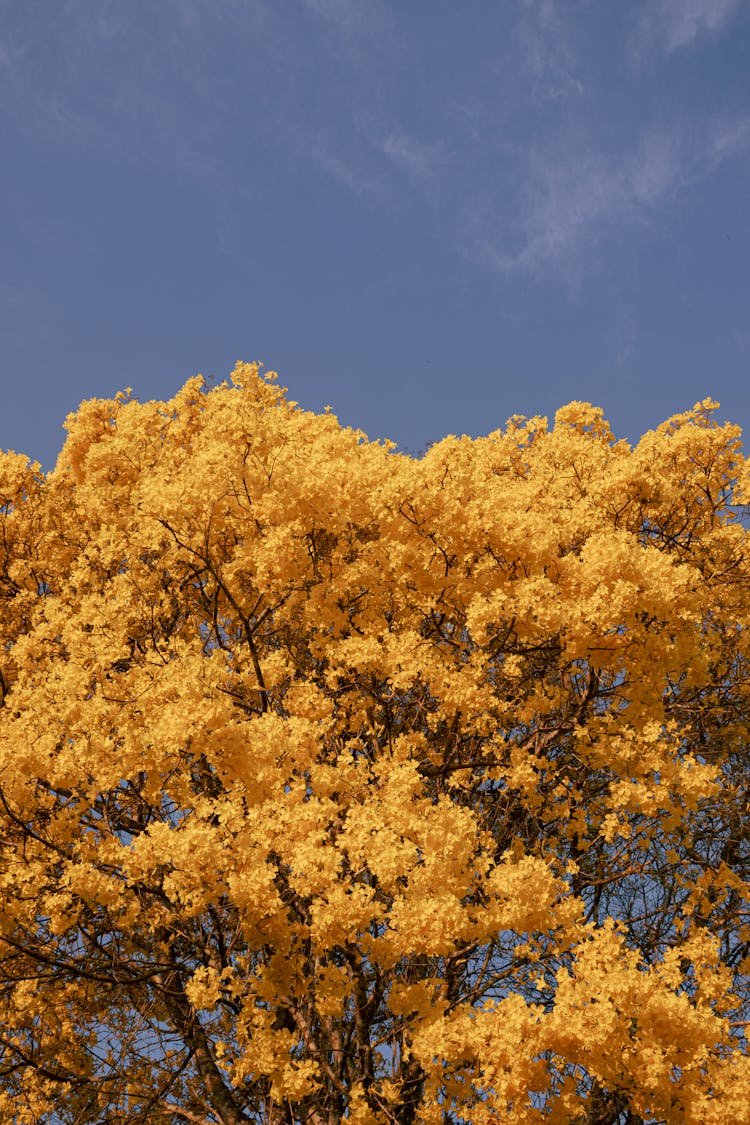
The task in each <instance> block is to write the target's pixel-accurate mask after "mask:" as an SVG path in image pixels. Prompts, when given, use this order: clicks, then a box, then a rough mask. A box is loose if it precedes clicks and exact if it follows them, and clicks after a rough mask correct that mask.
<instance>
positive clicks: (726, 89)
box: [0, 0, 750, 467]
mask: <svg viewBox="0 0 750 1125" xmlns="http://www.w3.org/2000/svg"><path fill="white" fill-rule="evenodd" d="M0 130H1V136H0V143H1V148H0V153H1V154H2V159H1V162H0V205H1V208H2V211H1V213H2V228H1V229H2V236H1V240H0V380H1V389H2V397H1V400H0V447H3V448H8V447H9V448H14V449H18V450H19V451H22V452H25V453H28V454H29V455H31V456H32V457H34V458H37V459H39V460H41V461H42V463H43V465H45V467H50V466H51V465H52V464H53V463H54V459H55V457H56V454H57V452H58V450H59V447H60V444H61V442H62V439H63V433H62V430H61V428H60V427H61V423H62V420H63V418H64V416H65V415H66V413H67V412H68V411H70V410H72V409H74V408H75V407H76V406H77V404H78V402H79V401H80V400H81V399H82V398H86V397H90V396H109V395H112V394H114V393H115V392H116V391H117V390H118V389H120V388H122V387H125V386H132V387H133V388H134V391H135V394H136V395H137V396H138V397H139V398H152V397H158V398H163V397H167V396H169V395H171V394H173V393H174V392H175V391H176V390H177V388H178V387H179V386H180V385H181V384H182V382H183V381H184V380H185V379H186V378H188V377H189V376H190V375H193V374H195V373H196V372H201V373H203V374H205V375H212V376H215V377H217V378H219V379H221V378H224V377H226V376H227V375H228V374H229V372H230V370H231V368H232V366H233V365H234V362H235V361H236V360H237V359H245V360H253V359H259V360H262V361H263V362H264V363H265V364H266V365H267V366H268V367H272V368H275V369H277V370H278V371H279V373H280V375H281V379H282V382H283V383H285V384H286V385H287V386H288V387H289V389H290V393H291V396H292V397H293V398H295V399H297V400H298V401H300V402H301V404H302V405H303V406H305V407H309V408H311V409H316V410H319V409H322V408H323V407H324V406H325V405H326V404H328V403H330V404H331V405H332V406H333V408H334V410H335V412H336V413H337V414H338V415H339V417H340V418H341V420H342V421H343V422H345V423H347V424H350V425H355V426H358V427H361V428H362V429H364V430H365V431H366V432H367V433H368V434H369V435H370V436H371V437H384V436H388V437H391V438H393V439H394V440H396V441H398V442H399V443H400V444H401V445H404V446H407V447H409V448H411V449H418V448H420V447H421V446H423V445H424V444H425V443H427V442H429V441H432V440H435V439H437V438H439V437H441V436H443V435H444V434H445V433H448V432H458V433H463V432H465V433H470V434H479V433H485V432H487V431H489V430H491V429H494V428H496V427H498V426H500V425H502V424H503V423H504V422H505V419H506V418H507V417H508V416H509V415H511V414H514V413H522V414H535V413H543V414H552V413H554V411H555V409H556V408H557V407H558V406H559V405H561V404H562V403H565V402H568V401H570V400H571V399H584V400H588V401H592V402H594V403H596V404H598V405H601V406H603V407H604V409H605V412H606V414H607V416H608V417H609V419H610V421H611V422H612V424H613V427H614V429H615V431H616V433H617V434H618V435H620V436H625V437H628V438H630V439H631V440H632V439H633V438H635V437H637V436H638V435H639V434H640V433H641V432H643V430H645V429H648V428H650V427H651V426H653V425H655V424H657V423H658V422H659V421H661V420H663V418H664V417H666V416H668V415H670V414H672V413H675V412H677V411H679V410H683V409H686V408H688V407H690V406H692V405H693V403H694V402H695V401H696V399H698V398H703V397H705V396H708V395H710V396H712V397H714V398H717V399H719V400H720V401H721V404H722V410H721V415H722V416H723V417H728V418H730V419H731V420H733V421H736V422H738V423H739V424H741V425H743V426H745V427H747V428H748V429H749V430H750V3H748V0H623V2H622V3H620V2H617V3H615V2H612V3H610V2H600V0H505V2H503V0H465V2H464V3H461V4H457V3H455V2H454V0H64V2H63V0H0Z"/></svg>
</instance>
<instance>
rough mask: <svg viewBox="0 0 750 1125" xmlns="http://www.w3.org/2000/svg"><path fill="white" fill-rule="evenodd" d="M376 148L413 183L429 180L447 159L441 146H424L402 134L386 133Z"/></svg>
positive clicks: (414, 138) (421, 142)
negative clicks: (413, 181)
mask: <svg viewBox="0 0 750 1125" xmlns="http://www.w3.org/2000/svg"><path fill="white" fill-rule="evenodd" d="M376 147H377V148H378V149H380V151H381V152H382V153H383V154H384V155H385V156H387V157H388V159H389V160H390V161H391V162H392V163H393V164H395V165H396V167H397V168H399V169H400V170H401V171H402V172H404V173H405V174H406V175H407V176H408V177H409V179H411V180H415V181H427V180H430V179H431V178H432V177H433V176H434V175H435V174H436V173H437V172H440V171H442V169H443V168H444V167H445V165H446V163H447V159H448V158H447V154H446V151H445V148H444V146H443V145H435V144H426V143H425V142H423V141H420V140H418V139H417V138H416V137H412V136H409V135H408V134H406V133H402V132H393V133H388V134H387V136H385V137H384V138H383V139H382V140H381V141H378V142H377V144H376Z"/></svg>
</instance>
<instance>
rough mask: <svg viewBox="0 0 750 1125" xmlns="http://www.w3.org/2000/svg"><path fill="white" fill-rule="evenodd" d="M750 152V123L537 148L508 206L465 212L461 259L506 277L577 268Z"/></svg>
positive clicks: (483, 205)
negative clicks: (619, 146) (623, 147)
mask: <svg viewBox="0 0 750 1125" xmlns="http://www.w3.org/2000/svg"><path fill="white" fill-rule="evenodd" d="M748 151H750V117H747V118H741V119H735V120H725V119H721V118H720V119H716V120H714V121H712V122H709V123H708V125H707V126H706V127H705V128H704V129H703V131H702V134H701V135H700V137H698V138H697V139H696V138H695V136H691V137H690V138H689V139H688V138H686V137H685V136H680V135H679V134H676V133H675V132H674V131H669V130H668V129H667V128H665V127H653V128H651V129H648V130H645V131H644V132H643V134H642V136H641V138H640V140H639V141H638V143H637V144H636V145H635V146H634V147H633V148H631V150H630V151H627V152H625V153H620V154H618V153H614V154H612V153H605V152H601V151H596V150H588V151H586V150H579V151H576V152H570V153H568V154H567V155H564V154H563V153H562V152H561V151H560V148H559V146H558V147H553V146H550V147H548V148H547V149H541V150H540V149H537V150H536V151H535V152H534V153H533V154H532V155H531V157H530V158H529V162H528V166H527V169H526V172H525V175H524V176H523V177H522V180H521V182H520V184H519V185H518V188H517V191H516V193H515V195H514V196H513V198H512V199H511V200H508V199H507V198H502V196H501V197H500V198H499V199H498V200H497V202H496V204H495V205H494V206H493V205H492V204H491V203H490V202H489V201H488V200H487V198H485V199H484V200H482V201H480V203H479V205H478V206H474V207H470V208H469V209H468V210H467V212H466V213H465V216H464V221H463V228H462V229H463V236H464V249H465V253H466V254H467V256H468V257H470V258H472V259H473V260H476V261H479V262H484V263H485V264H488V265H490V266H492V267H494V268H495V269H497V270H499V271H502V272H504V273H512V272H522V273H527V274H529V275H532V276H533V275H540V274H543V273H549V272H550V271H559V270H561V269H562V270H564V271H565V272H566V274H567V276H569V277H570V276H571V275H572V276H575V272H576V270H577V269H579V268H580V267H581V265H582V263H583V259H584V258H585V256H586V255H587V254H590V253H596V251H597V249H598V247H599V245H600V244H601V243H603V242H604V241H605V240H606V239H607V238H610V237H612V236H613V235H615V236H616V235H617V234H622V232H623V231H624V230H627V229H628V228H632V227H634V226H638V225H643V224H653V223H661V222H667V221H668V216H669V211H668V208H669V206H670V205H671V204H673V203H674V202H675V201H676V200H677V199H678V197H681V196H682V195H683V194H684V193H688V192H689V191H690V190H691V189H693V188H695V187H696V186H697V185H699V184H700V183H701V182H702V181H704V180H705V179H707V178H708V177H709V176H710V175H711V174H712V173H713V172H714V171H716V169H717V168H718V167H719V166H720V165H721V164H723V163H724V162H725V161H728V160H730V159H733V158H738V157H741V156H743V155H745V154H746V153H747V152H748Z"/></svg>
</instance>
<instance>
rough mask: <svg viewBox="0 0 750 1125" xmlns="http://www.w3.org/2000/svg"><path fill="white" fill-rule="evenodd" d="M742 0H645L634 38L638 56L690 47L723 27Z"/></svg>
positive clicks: (732, 17)
mask: <svg viewBox="0 0 750 1125" xmlns="http://www.w3.org/2000/svg"><path fill="white" fill-rule="evenodd" d="M742 2H743V0H647V2H646V4H645V7H644V9H643V12H642V15H641V18H640V20H639V22H638V28H637V32H636V37H635V48H636V55H637V56H638V57H640V58H642V57H643V55H644V54H646V53H649V52H650V51H651V50H653V49H654V48H657V49H661V50H664V51H666V52H667V54H672V53H673V52H674V51H679V50H684V49H686V48H689V47H692V46H694V45H695V44H696V43H697V42H698V40H699V39H701V38H702V37H703V36H704V35H709V34H717V33H719V32H721V31H723V30H725V29H726V28H727V27H728V25H729V24H730V22H731V21H732V20H733V19H734V17H735V16H736V15H737V14H738V12H739V11H740V8H741V6H742Z"/></svg>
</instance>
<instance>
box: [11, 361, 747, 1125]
mask: <svg viewBox="0 0 750 1125" xmlns="http://www.w3.org/2000/svg"><path fill="white" fill-rule="evenodd" d="M713 408H714V404H712V403H710V402H708V401H707V402H704V403H702V404H699V405H698V406H696V408H695V409H694V410H693V411H690V412H688V413H686V414H682V415H679V416H677V417H675V418H672V419H671V420H670V421H668V422H666V423H664V425H662V426H660V427H659V428H658V429H657V430H656V431H654V432H650V433H648V434H646V435H645V436H644V437H643V438H642V439H641V441H640V442H639V443H638V445H637V446H636V447H635V448H631V447H630V446H629V445H628V444H627V443H625V442H617V441H615V440H614V438H613V436H612V434H611V432H610V430H609V428H608V426H607V424H606V422H605V421H604V420H603V418H602V415H601V412H600V411H599V410H596V409H594V408H592V407H590V406H588V405H586V404H582V403H573V404H571V405H569V406H567V407H565V408H564V409H563V410H561V411H559V413H558V415H557V417H556V420H555V425H554V428H552V429H548V427H547V424H546V421H545V420H544V419H540V418H534V419H530V420H529V419H525V418H520V417H515V418H513V419H511V420H510V421H509V423H508V425H507V428H506V429H505V430H504V431H497V432H495V433H492V434H490V435H489V436H488V437H486V438H482V439H478V440H470V439H468V438H461V439H456V438H454V437H449V438H446V439H445V440H444V441H441V442H439V443H438V444H437V445H435V446H433V447H432V448H431V449H430V450H429V452H428V453H427V454H426V456H425V457H424V458H422V459H419V460H417V459H413V458H410V457H407V456H403V455H400V454H398V453H396V452H395V451H394V449H393V447H391V446H389V445H388V444H387V443H386V444H377V443H371V442H368V441H367V440H366V438H365V436H364V435H363V434H361V433H358V432H354V431H352V430H349V429H345V428H342V427H341V426H340V425H339V424H338V422H337V420H336V418H335V417H334V416H333V415H332V414H328V413H327V414H323V415H314V414H310V413H307V412H305V411H303V410H300V409H297V408H296V406H295V404H294V403H292V402H289V401H288V400H287V399H286V397H285V394H284V392H283V391H281V390H279V389H278V388H277V386H276V385H275V382H274V377H273V376H268V377H263V376H261V374H260V373H259V370H258V367H257V366H255V365H253V366H247V365H240V366H238V368H237V369H236V370H235V372H234V374H233V377H232V384H231V385H226V384H224V385H222V386H220V387H217V388H215V389H213V390H210V391H206V389H205V388H204V387H203V385H202V383H201V381H200V380H199V379H193V380H190V381H189V382H188V383H187V384H186V385H185V387H184V388H183V389H182V390H181V391H180V393H179V394H178V395H177V396H176V397H175V398H174V399H172V400H171V401H169V402H148V403H143V404H141V403H138V402H136V401H132V400H131V399H129V397H128V396H127V395H118V396H117V398H116V399H114V400H110V401H100V400H92V401H89V402H86V403H84V404H83V405H82V406H81V408H80V409H79V411H78V412H77V414H75V415H72V416H71V417H70V418H69V419H68V422H67V428H68V439H67V442H66V444H65V446H64V448H63V450H62V453H61V455H60V458H59V461H58V464H57V466H56V468H55V469H54V471H52V472H51V473H49V474H48V475H46V476H43V475H42V474H41V473H40V472H39V468H38V466H36V465H30V464H29V463H28V462H27V460H26V459H25V458H24V457H21V456H19V455H17V454H13V453H6V454H3V455H2V456H1V457H0V599H2V602H1V604H2V609H1V611H0V630H1V631H2V647H1V648H0V695H1V696H2V706H1V707H0V831H1V833H2V851H1V852H0V883H1V890H2V894H1V895H0V902H2V907H1V908H0V1116H2V1119H3V1120H5V1121H13V1122H14V1123H17V1125H26V1123H28V1125H31V1123H34V1125H53V1123H64V1125H92V1123H105V1122H106V1123H107V1125H124V1123H126V1122H127V1123H133V1125H136V1123H143V1125H147V1123H148V1125H154V1123H157V1122H160V1123H164V1125H182V1123H185V1122H187V1123H194V1125H209V1123H219V1122H220V1123H221V1125H239V1123H241V1122H243V1123H244V1122H252V1123H257V1125H260V1123H268V1125H293V1123H298V1122H299V1123H303V1122H304V1123H309V1125H334V1123H338V1122H341V1121H348V1122H350V1123H351V1125H379V1123H382V1125H388V1123H392V1125H412V1123H413V1125H459V1123H462V1122H469V1123H471V1125H491V1123H495V1122H497V1123H498V1125H499V1123H501V1122H511V1123H524V1125H525V1123H529V1125H532V1123H539V1125H543V1123H544V1125H547V1123H549V1125H563V1123H573V1122H581V1123H583V1122H586V1123H588V1125H615V1123H625V1122H631V1123H637V1122H668V1123H676V1122H687V1123H693V1125H706V1123H709V1125H710V1123H715V1125H726V1123H727V1122H730V1121H731V1122H734V1123H742V1122H748V1121H750V1109H749V1108H748V1107H749V1106H750V1063H749V1062H748V1056H747V1043H746V1039H745V1021H746V1020H747V1018H748V1016H747V1010H748V999H749V997H748V971H749V970H750V956H749V951H750V944H749V943H750V917H749V916H748V889H749V884H748V879H749V877H750V852H749V848H748V827H749V823H748V822H749V820H750V814H749V813H748V788H749V786H750V760H749V758H748V750H747V747H748V741H749V740H750V730H749V729H748V727H749V725H750V678H749V677H750V665H749V663H748V656H749V654H748V638H749V636H750V631H749V630H748V619H749V618H750V538H749V534H748V532H747V531H746V530H745V529H744V528H743V526H742V524H741V522H740V521H739V520H738V519H737V518H735V510H736V506H737V505H738V504H741V503H742V502H743V500H744V498H745V497H746V496H747V495H748V493H747V487H746V482H747V481H748V471H747V469H746V466H745V463H744V461H743V459H742V456H741V453H740V442H739V430H738V429H737V427H734V426H720V425H718V424H717V423H716V421H715V420H714V416H713Z"/></svg>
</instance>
